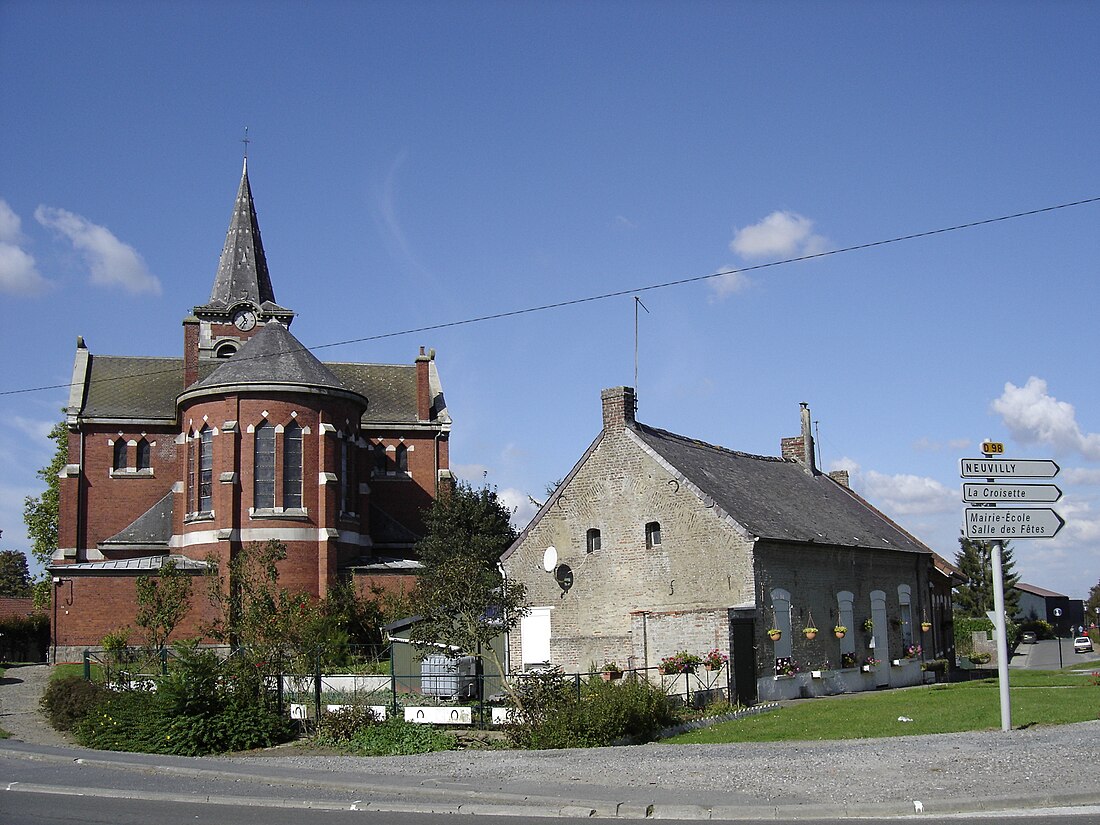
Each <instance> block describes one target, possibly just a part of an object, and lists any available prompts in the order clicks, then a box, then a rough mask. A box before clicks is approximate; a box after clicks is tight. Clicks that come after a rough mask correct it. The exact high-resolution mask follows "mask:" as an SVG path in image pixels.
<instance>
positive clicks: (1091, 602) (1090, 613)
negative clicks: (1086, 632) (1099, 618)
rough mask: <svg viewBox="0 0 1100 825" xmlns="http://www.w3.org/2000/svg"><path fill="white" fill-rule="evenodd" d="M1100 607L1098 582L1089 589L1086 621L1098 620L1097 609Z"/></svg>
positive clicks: (1099, 584)
mask: <svg viewBox="0 0 1100 825" xmlns="http://www.w3.org/2000/svg"><path fill="white" fill-rule="evenodd" d="M1097 608H1100V582H1097V583H1096V584H1094V585H1093V586H1092V588H1091V589H1090V590H1089V596H1088V598H1087V599H1085V623H1086V624H1088V623H1089V622H1095V621H1096V611H1097ZM1090 617H1091V618H1090Z"/></svg>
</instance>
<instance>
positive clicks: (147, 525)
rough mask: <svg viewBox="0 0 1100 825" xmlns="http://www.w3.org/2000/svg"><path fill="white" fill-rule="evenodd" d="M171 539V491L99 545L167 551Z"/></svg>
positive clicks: (103, 546)
mask: <svg viewBox="0 0 1100 825" xmlns="http://www.w3.org/2000/svg"><path fill="white" fill-rule="evenodd" d="M171 538H172V491H171V490H169V491H168V492H167V493H165V495H164V498H162V499H161V500H160V501H158V502H157V503H156V504H154V505H153V506H152V507H150V508H149V509H148V510H146V511H145V512H144V513H142V514H141V515H140V516H138V518H137V519H136V520H135V521H134V523H133V524H131V525H130V526H129V527H127V528H126V529H125V530H122V531H121V532H119V533H116V534H115V535H113V536H111V537H110V538H108V539H104V540H103V541H101V542H100V543H99V546H100V547H101V548H108V547H114V548H122V547H125V548H127V549H142V550H154V549H160V548H163V549H167V548H168V542H169V540H170V539H171Z"/></svg>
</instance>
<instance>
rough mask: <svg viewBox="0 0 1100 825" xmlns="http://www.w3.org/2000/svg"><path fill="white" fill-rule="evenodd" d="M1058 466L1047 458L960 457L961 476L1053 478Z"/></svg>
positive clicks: (1056, 473)
mask: <svg viewBox="0 0 1100 825" xmlns="http://www.w3.org/2000/svg"><path fill="white" fill-rule="evenodd" d="M1058 470H1059V467H1058V465H1057V464H1055V463H1054V462H1053V461H1051V460H1050V459H1047V458H962V459H959V475H961V476H962V477H963V478H1000V477H1009V478H1054V477H1055V476H1056V475H1058Z"/></svg>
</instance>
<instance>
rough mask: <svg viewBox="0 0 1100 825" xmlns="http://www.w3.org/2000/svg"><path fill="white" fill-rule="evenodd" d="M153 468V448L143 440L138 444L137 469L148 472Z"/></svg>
mask: <svg viewBox="0 0 1100 825" xmlns="http://www.w3.org/2000/svg"><path fill="white" fill-rule="evenodd" d="M152 466H153V464H152V448H151V447H150V446H149V442H148V441H146V440H145V439H144V438H143V439H141V440H140V441H139V442H138V443H137V468H138V469H139V470H148V469H151V468H152Z"/></svg>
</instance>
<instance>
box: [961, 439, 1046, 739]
mask: <svg viewBox="0 0 1100 825" xmlns="http://www.w3.org/2000/svg"><path fill="white" fill-rule="evenodd" d="M982 452H983V453H985V457H984V458H963V459H960V460H959V475H961V476H962V477H963V478H980V479H984V480H985V482H984V483H977V482H968V483H965V484H963V501H965V502H967V503H970V504H977V505H979V506H977V507H967V508H966V510H965V511H964V525H965V527H964V533H965V535H966V537H967V538H968V539H984V540H986V541H989V542H990V543H991V544H992V548H993V553H992V559H991V562H992V567H993V612H994V617H993V618H994V622H993V623H994V629H995V631H996V636H997V680H998V682H1000V695H1001V730H1002V731H1008V730H1011V728H1012V708H1011V705H1010V704H1009V694H1008V634H1007V632H1006V628H1005V618H1006V617H1005V592H1004V570H1003V568H1002V565H1001V556H1002V553H1003V550H1004V542H1005V541H1007V540H1009V539H1049V538H1054V536H1056V535H1057V534H1058V531H1059V530H1061V529H1062V527H1063V526H1064V525H1065V521H1063V520H1062V517H1061V516H1059V515H1058V514H1057V513H1056V512H1054V511H1053V510H1052V509H1050V508H1049V507H998V505H999V504H1002V503H1007V504H1033V503H1053V502H1055V501H1057V500H1058V499H1060V498H1061V497H1062V491H1061V490H1059V489H1058V488H1057V487H1056V486H1054V485H1053V484H1014V483H1008V484H1003V483H1002V484H998V483H996V480H997V479H999V478H1008V479H1017V478H1054V477H1055V476H1056V475H1058V470H1059V469H1060V468H1059V467H1058V465H1057V464H1055V463H1054V462H1053V461H1050V460H1049V459H1035V458H1001V457H1000V456H1001V455H1003V454H1004V444H1002V443H1000V442H996V441H985V442H983V443H982ZM993 456H998V457H997V458H994V457H993ZM1059 645H1061V642H1060V641H1059ZM1058 652H1059V654H1061V652H1062V651H1061V647H1060V646H1059V648H1058Z"/></svg>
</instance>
